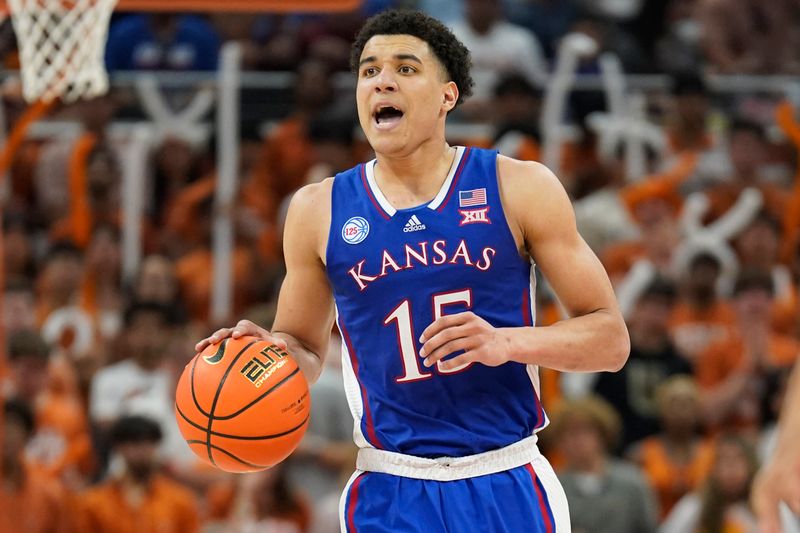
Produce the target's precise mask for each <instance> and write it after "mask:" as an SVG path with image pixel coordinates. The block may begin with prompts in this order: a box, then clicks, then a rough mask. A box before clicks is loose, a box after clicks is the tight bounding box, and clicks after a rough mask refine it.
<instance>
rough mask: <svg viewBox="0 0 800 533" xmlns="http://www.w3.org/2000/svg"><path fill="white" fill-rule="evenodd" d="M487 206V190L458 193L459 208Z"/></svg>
mask: <svg viewBox="0 0 800 533" xmlns="http://www.w3.org/2000/svg"><path fill="white" fill-rule="evenodd" d="M476 205H486V189H472V190H470V191H458V207H473V206H476Z"/></svg>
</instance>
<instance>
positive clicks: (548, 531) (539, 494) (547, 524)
mask: <svg viewBox="0 0 800 533" xmlns="http://www.w3.org/2000/svg"><path fill="white" fill-rule="evenodd" d="M525 470H527V471H528V474H530V476H531V482H532V483H533V491H534V492H535V493H536V499H537V500H538V501H539V510H540V511H541V515H542V520H543V521H544V530H545V533H553V521H552V519H551V518H550V508H549V507H548V506H547V499H546V498H545V496H544V494H543V492H544V490H543V487H541V484H540V483H539V479H538V478H537V477H536V472H534V470H533V466H532V465H531V464H530V463H528V464H526V465H525Z"/></svg>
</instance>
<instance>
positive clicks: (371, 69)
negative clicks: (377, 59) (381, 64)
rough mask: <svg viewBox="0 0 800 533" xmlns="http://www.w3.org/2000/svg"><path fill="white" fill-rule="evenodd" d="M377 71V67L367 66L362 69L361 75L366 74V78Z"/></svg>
mask: <svg viewBox="0 0 800 533" xmlns="http://www.w3.org/2000/svg"><path fill="white" fill-rule="evenodd" d="M377 73H378V69H376V68H375V67H367V68H365V69H364V70H362V71H361V75H362V76H364V77H365V78H369V77H371V76H374V75H375V74H377Z"/></svg>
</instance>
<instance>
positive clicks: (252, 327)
mask: <svg viewBox="0 0 800 533" xmlns="http://www.w3.org/2000/svg"><path fill="white" fill-rule="evenodd" d="M228 337H230V338H232V339H240V338H242V337H256V338H258V339H261V340H264V341H267V342H270V343H272V344H275V345H276V346H278V347H279V348H281V349H283V350H286V349H287V348H288V345H287V343H286V341H285V340H284V339H282V338H280V337H277V336H275V335H273V334H271V333H270V332H269V331H267V330H266V329H264V328H262V327H259V326H257V325H256V324H254V323H253V322H251V321H249V320H240V321H239V322H237V323H236V325H235V326H234V327H232V328H220V329H218V330H217V331H215V332H214V333H212V334H211V336H210V337H207V338H205V339H203V340H201V341H200V342H198V343H197V344H195V347H194V349H195V351H196V352H198V353H199V352H202V351H203V350H204V349H206V347H208V346H209V345H211V344H216V343H218V342H221V341H222V340H223V339H227V338H228Z"/></svg>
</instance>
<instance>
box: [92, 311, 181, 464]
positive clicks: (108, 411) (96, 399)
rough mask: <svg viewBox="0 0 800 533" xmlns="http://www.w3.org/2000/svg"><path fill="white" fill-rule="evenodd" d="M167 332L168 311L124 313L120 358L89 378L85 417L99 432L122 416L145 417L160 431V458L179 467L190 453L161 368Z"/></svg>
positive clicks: (169, 380)
mask: <svg viewBox="0 0 800 533" xmlns="http://www.w3.org/2000/svg"><path fill="white" fill-rule="evenodd" d="M170 329H171V319H170V314H169V311H168V310H167V308H166V307H164V306H162V305H160V304H157V303H153V302H140V303H134V304H132V305H131V306H130V307H129V308H128V309H127V311H126V313H125V326H124V328H123V333H122V339H121V340H122V343H121V349H122V351H123V355H124V359H122V360H121V361H119V362H118V363H115V364H113V365H110V366H107V367H105V368H103V369H101V370H100V371H98V372H97V374H95V375H94V377H93V378H92V382H91V388H90V392H89V416H90V418H91V420H92V422H93V423H95V424H96V425H97V426H98V427H99V428H100V430H101V432H103V430H105V429H107V428H108V427H110V426H111V424H113V423H114V422H115V421H116V420H118V419H119V418H120V417H122V416H124V415H132V414H136V415H143V416H148V417H150V418H152V419H153V420H155V421H156V422H158V424H159V425H160V426H161V428H162V429H163V431H164V439H162V441H161V444H160V447H159V452H160V453H161V455H162V458H163V459H165V460H166V461H167V462H181V461H182V460H184V459H186V460H188V458H190V457H191V451H190V450H189V447H188V446H187V445H186V442H185V441H184V440H183V438H182V437H181V435H180V432H179V430H178V426H177V424H176V422H175V416H174V414H173V410H174V409H173V405H174V403H175V392H174V388H175V384H174V383H173V379H172V377H171V375H170V373H169V371H168V370H167V369H166V368H165V367H164V355H165V353H166V351H167V342H168V340H169V335H170Z"/></svg>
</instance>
